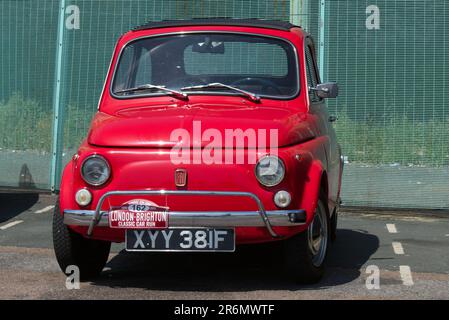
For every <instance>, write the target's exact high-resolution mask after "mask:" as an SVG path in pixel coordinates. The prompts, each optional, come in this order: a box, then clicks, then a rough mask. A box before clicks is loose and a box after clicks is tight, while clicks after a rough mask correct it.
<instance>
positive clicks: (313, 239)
mask: <svg viewBox="0 0 449 320" xmlns="http://www.w3.org/2000/svg"><path fill="white" fill-rule="evenodd" d="M307 238H308V244H309V249H310V252H311V253H312V256H313V258H312V263H313V265H314V266H315V267H319V266H321V264H322V263H323V261H324V258H325V256H326V248H327V238H328V226H327V217H326V211H325V210H324V208H323V205H322V204H321V203H320V202H319V203H318V208H317V211H316V212H315V217H314V218H313V221H312V223H311V224H310V225H309V228H308V229H307Z"/></svg>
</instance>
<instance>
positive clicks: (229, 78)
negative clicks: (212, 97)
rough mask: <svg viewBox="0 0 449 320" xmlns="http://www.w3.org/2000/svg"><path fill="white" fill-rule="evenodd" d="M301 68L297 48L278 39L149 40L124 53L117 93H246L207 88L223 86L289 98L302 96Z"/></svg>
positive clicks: (212, 35) (189, 36)
mask: <svg viewBox="0 0 449 320" xmlns="http://www.w3.org/2000/svg"><path fill="white" fill-rule="evenodd" d="M297 70H298V68H297V59H296V56H295V50H294V48H293V46H292V45H291V44H290V43H289V42H287V41H284V40H281V39H277V38H270V37H263V36H254V35H245V34H227V33H226V34H225V33H204V34H203V33H201V34H198V33H193V34H182V35H169V36H158V37H149V38H143V39H139V40H136V41H133V42H131V43H130V44H128V45H127V46H126V47H125V48H124V49H123V51H122V54H121V56H120V59H119V63H118V66H117V67H116V71H115V75H114V81H113V84H112V93H113V94H114V95H115V96H116V97H123V98H125V97H135V96H148V95H162V94H169V92H167V91H163V90H158V89H157V88H151V90H150V89H148V88H142V86H144V85H149V84H151V85H154V86H162V87H165V88H169V89H173V90H178V91H179V90H182V91H183V92H186V93H187V94H188V95H193V94H211V93H213V94H230V95H239V94H241V93H239V92H237V91H235V90H230V89H229V88H225V87H219V86H209V87H207V85H208V84H213V83H220V84H225V85H228V86H232V87H235V88H238V89H242V90H245V91H248V92H251V93H254V94H256V95H259V96H261V97H264V96H265V97H273V98H289V97H293V96H295V95H296V94H297V93H298V92H299V84H298V74H297ZM192 86H204V87H202V88H194V89H192V88H189V87H192ZM138 87H141V88H140V89H139V90H133V88H134V89H135V88H138ZM128 89H131V90H128Z"/></svg>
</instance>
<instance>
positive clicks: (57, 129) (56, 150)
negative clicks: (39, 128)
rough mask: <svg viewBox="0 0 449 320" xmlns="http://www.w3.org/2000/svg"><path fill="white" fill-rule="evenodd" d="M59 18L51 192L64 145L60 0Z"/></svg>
mask: <svg viewBox="0 0 449 320" xmlns="http://www.w3.org/2000/svg"><path fill="white" fill-rule="evenodd" d="M58 11H59V18H58V40H57V45H56V64H55V82H54V90H53V94H54V95H53V131H52V155H51V169H50V187H51V191H52V192H55V191H56V185H57V183H58V179H59V167H60V163H61V148H60V146H61V145H62V138H63V136H62V133H63V128H62V127H63V122H62V115H63V110H62V105H61V78H62V77H61V76H62V58H63V42H64V19H65V0H59V10H58Z"/></svg>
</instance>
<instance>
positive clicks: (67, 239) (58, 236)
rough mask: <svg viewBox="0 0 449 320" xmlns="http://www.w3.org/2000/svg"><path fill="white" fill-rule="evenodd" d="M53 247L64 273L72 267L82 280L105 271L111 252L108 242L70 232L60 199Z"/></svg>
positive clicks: (54, 215) (56, 206) (55, 219)
mask: <svg viewBox="0 0 449 320" xmlns="http://www.w3.org/2000/svg"><path fill="white" fill-rule="evenodd" d="M53 247H54V250H55V254H56V260H57V261H58V264H59V267H60V268H61V270H62V272H64V273H65V271H66V268H67V267H68V266H70V265H76V266H77V267H78V268H79V270H80V280H89V279H92V278H95V277H97V276H98V275H99V274H100V273H101V271H102V270H103V268H104V266H105V265H106V262H107V260H108V256H109V252H110V250H111V243H110V242H107V241H100V240H92V239H86V238H84V237H83V236H81V235H80V234H78V233H75V232H73V231H72V230H70V229H69V228H68V227H67V226H66V225H65V224H64V220H63V216H62V215H61V213H60V210H59V199H58V200H57V201H56V205H55V210H54V213H53Z"/></svg>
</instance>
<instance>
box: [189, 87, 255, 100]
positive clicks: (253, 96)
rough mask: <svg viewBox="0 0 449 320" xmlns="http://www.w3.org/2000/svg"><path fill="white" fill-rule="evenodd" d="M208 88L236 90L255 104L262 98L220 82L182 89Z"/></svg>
mask: <svg viewBox="0 0 449 320" xmlns="http://www.w3.org/2000/svg"><path fill="white" fill-rule="evenodd" d="M208 88H225V89H229V90H234V91H236V92H239V93H242V94H243V95H245V97H247V98H249V99H250V100H252V101H254V102H259V101H260V97H259V96H258V95H257V94H255V93H252V92H249V91H246V90H243V89H239V88H237V87H233V86H230V85H227V84H224V83H220V82H214V83H209V84H203V85H199V86H190V87H184V88H181V91H186V90H201V89H208Z"/></svg>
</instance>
